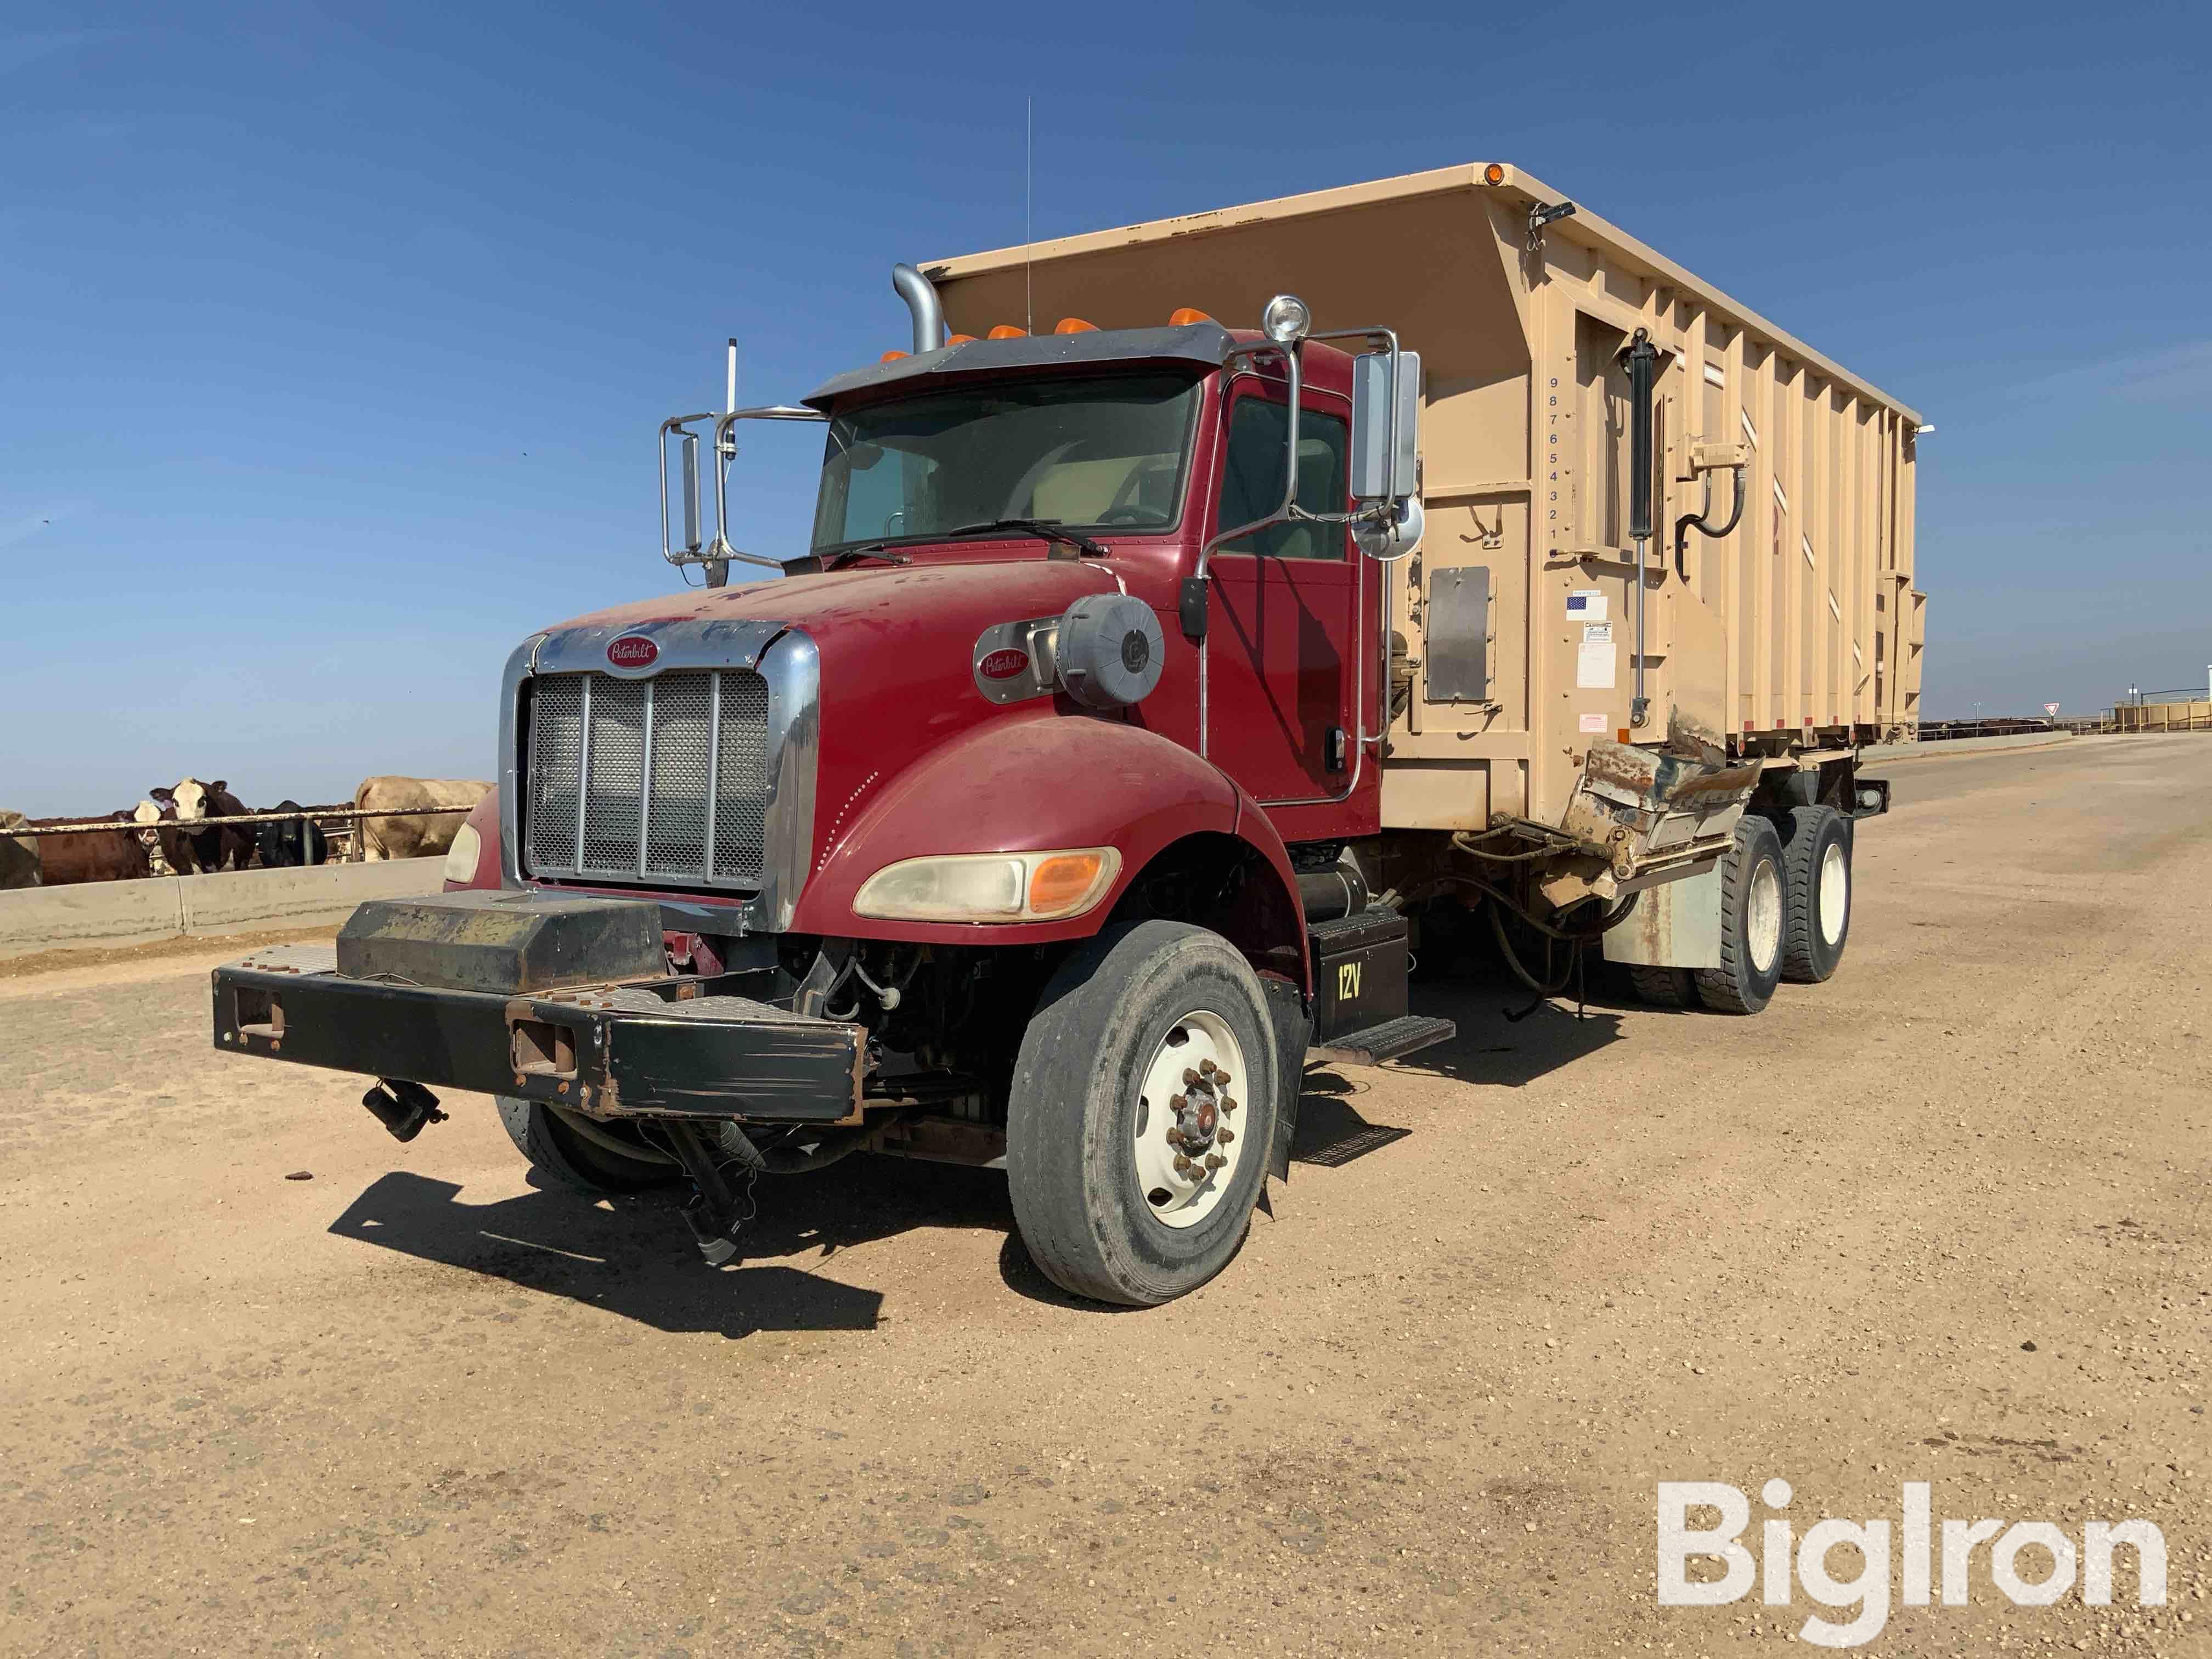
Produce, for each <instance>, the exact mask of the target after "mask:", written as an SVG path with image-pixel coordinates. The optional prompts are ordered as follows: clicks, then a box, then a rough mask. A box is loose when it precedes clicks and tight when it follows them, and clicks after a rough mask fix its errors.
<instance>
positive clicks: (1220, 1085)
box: [1213, 1072, 1235, 1089]
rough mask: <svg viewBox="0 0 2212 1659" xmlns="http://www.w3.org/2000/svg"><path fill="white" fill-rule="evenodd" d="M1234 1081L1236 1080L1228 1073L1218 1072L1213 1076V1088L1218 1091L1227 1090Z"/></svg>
mask: <svg viewBox="0 0 2212 1659" xmlns="http://www.w3.org/2000/svg"><path fill="white" fill-rule="evenodd" d="M1233 1081H1235V1079H1232V1078H1231V1076H1230V1075H1229V1073H1226V1072H1216V1073H1214V1074H1213V1086H1214V1087H1215V1088H1217V1089H1226V1088H1227V1087H1228V1086H1229V1085H1230V1084H1231V1083H1232V1082H1233Z"/></svg>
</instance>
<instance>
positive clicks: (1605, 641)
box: [1583, 623, 1613, 645]
mask: <svg viewBox="0 0 2212 1659" xmlns="http://www.w3.org/2000/svg"><path fill="white" fill-rule="evenodd" d="M1612 643H1613V624H1612V623H1583V644H1584V645H1611V644H1612Z"/></svg>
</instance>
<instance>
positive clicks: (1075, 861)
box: [1030, 852, 1106, 916]
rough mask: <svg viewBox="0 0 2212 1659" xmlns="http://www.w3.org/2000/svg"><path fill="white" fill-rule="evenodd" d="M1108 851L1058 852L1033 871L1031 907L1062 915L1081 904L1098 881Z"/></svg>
mask: <svg viewBox="0 0 2212 1659" xmlns="http://www.w3.org/2000/svg"><path fill="white" fill-rule="evenodd" d="M1105 867H1106V855H1105V854H1103V853H1098V852H1083V853H1055V854H1053V855H1052V856H1051V857H1050V858H1047V859H1039V860H1037V861H1036V865H1035V866H1032V867H1031V869H1030V911H1031V912H1032V913H1033V914H1034V915H1042V916H1052V915H1065V914H1066V913H1067V912H1069V911H1071V910H1074V909H1076V908H1079V906H1080V904H1081V902H1082V901H1083V900H1084V899H1085V898H1088V897H1089V896H1091V889H1092V888H1094V887H1096V886H1097V884H1098V877H1099V874H1100V872H1102V871H1103V870H1104V869H1105Z"/></svg>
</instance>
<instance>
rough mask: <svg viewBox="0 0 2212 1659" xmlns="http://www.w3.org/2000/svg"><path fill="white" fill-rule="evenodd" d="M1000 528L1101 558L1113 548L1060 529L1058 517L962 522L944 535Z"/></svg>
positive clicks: (975, 533) (979, 533)
mask: <svg viewBox="0 0 2212 1659" xmlns="http://www.w3.org/2000/svg"><path fill="white" fill-rule="evenodd" d="M1000 530H1018V531H1021V532H1024V533H1025V534H1027V535H1031V536H1036V537H1039V538H1042V539H1043V540H1045V541H1048V542H1058V543H1060V544H1061V545H1062V546H1064V547H1073V548H1075V549H1077V550H1079V551H1081V552H1085V553H1089V554H1091V555H1092V556H1095V557H1097V558H1102V559H1103V558H1106V557H1108V556H1109V555H1111V554H1112V552H1113V549H1112V548H1110V547H1109V546H1107V545H1106V544H1105V543H1103V542H1096V541H1093V540H1091V538H1090V537H1088V536H1085V535H1084V534H1083V533H1082V532H1079V531H1074V530H1064V529H1062V528H1061V527H1060V520H1058V519H992V520H987V522H985V523H982V524H963V525H962V526H960V527H959V528H958V529H957V530H948V531H946V532H945V538H946V539H947V540H950V539H951V538H953V537H955V536H988V535H990V534H992V533H994V532H997V531H1000Z"/></svg>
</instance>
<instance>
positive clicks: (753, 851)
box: [714, 674, 768, 883]
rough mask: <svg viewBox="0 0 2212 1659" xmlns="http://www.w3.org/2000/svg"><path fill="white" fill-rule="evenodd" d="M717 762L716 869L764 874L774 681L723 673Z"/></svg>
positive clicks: (748, 876)
mask: <svg viewBox="0 0 2212 1659" xmlns="http://www.w3.org/2000/svg"><path fill="white" fill-rule="evenodd" d="M715 761H716V764H715V767H714V873H715V875H717V876H719V877H720V878H722V879H723V880H725V881H738V882H746V883H754V882H757V881H759V880H760V874H761V849H762V848H763V846H765V845H766V844H767V841H768V682H767V681H766V680H764V679H763V678H761V677H760V676H759V675H757V674H725V675H723V676H722V729H721V744H720V752H719V753H718V754H717V756H716V757H715Z"/></svg>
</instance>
